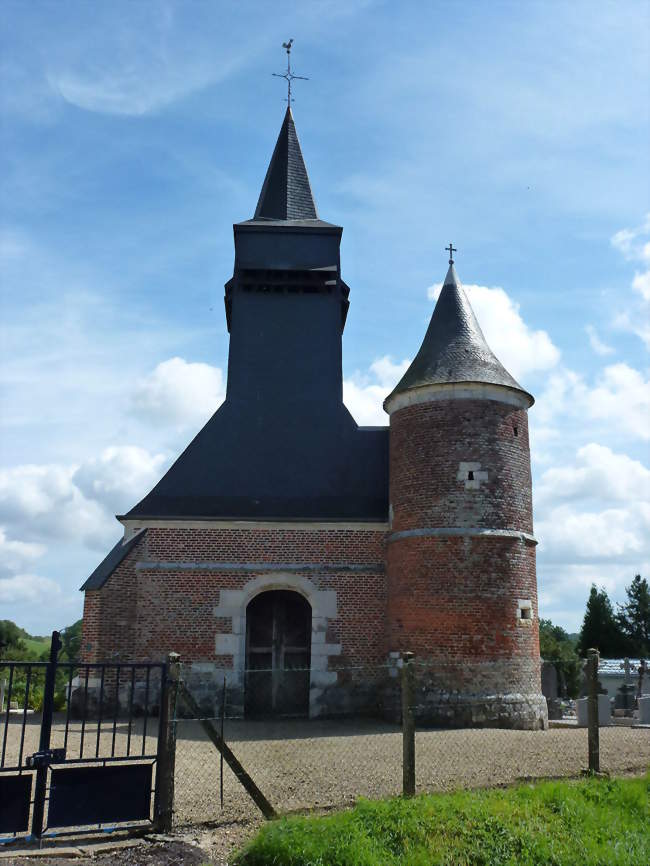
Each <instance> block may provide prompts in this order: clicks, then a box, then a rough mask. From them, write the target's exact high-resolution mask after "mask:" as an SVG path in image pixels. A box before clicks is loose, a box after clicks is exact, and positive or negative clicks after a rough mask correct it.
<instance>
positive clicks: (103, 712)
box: [0, 632, 167, 842]
mask: <svg viewBox="0 0 650 866" xmlns="http://www.w3.org/2000/svg"><path fill="white" fill-rule="evenodd" d="M60 647H61V642H60V637H59V634H58V632H54V633H53V635H52V645H51V651H50V660H49V662H9V661H7V662H2V661H0V684H3V685H4V689H3V690H4V693H5V694H4V700H5V707H4V708H2V707H0V712H1V713H2V714H1V715H0V842H8V841H12V840H13V839H15V838H16V837H17V836H28V837H33V838H37V839H41V838H45V837H47V836H54V835H57V836H58V835H65V834H66V833H74V834H75V835H76V834H81V833H93V832H97V830H98V829H99V830H102V831H109V830H111V829H113V828H117V827H119V828H120V829H127V828H130V827H134V826H145V827H146V826H147V825H149V824H151V823H153V821H154V819H155V816H156V814H157V799H158V796H159V793H160V790H159V789H160V784H159V782H158V779H159V777H160V771H159V765H160V758H161V749H162V748H163V745H164V743H163V741H164V738H163V736H162V734H163V731H162V724H161V713H160V708H161V706H163V700H164V695H165V689H166V686H167V667H166V665H165V664H162V663H157V664H150V663H139V664H134V663H128V664H122V663H97V664H83V663H77V662H59V661H58V652H59V649H60ZM3 680H4V683H2V681H3Z"/></svg>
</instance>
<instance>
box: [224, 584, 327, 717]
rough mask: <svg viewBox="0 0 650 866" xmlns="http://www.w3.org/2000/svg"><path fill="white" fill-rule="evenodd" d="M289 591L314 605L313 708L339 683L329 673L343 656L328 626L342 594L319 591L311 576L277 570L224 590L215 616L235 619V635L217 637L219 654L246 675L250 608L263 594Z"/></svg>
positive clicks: (312, 622) (233, 624)
mask: <svg viewBox="0 0 650 866" xmlns="http://www.w3.org/2000/svg"><path fill="white" fill-rule="evenodd" d="M273 589H286V590H292V591H294V592H299V593H300V594H301V595H303V596H304V597H305V598H306V599H307V601H308V602H309V604H310V605H311V610H312V617H311V629H312V632H311V689H312V701H311V702H312V705H313V703H314V701H315V699H316V698H317V690H321V689H323V688H325V687H326V686H328V685H331V684H332V683H334V682H336V673H335V672H332V671H329V670H328V667H329V658H330V656H338V655H340V654H341V644H340V643H327V640H326V638H327V626H328V624H329V622H330V620H333V619H336V617H337V615H338V601H337V595H338V593H337V592H336V590H334V589H318V587H317V586H316V585H315V584H314V582H313V581H311V580H310V579H309V578H308V577H304V576H302V575H297V574H290V573H287V572H282V571H277V572H269V573H267V574H263V575H259V576H258V577H254V578H253V579H252V580H249V581H248V583H246V584H244V586H242V587H241V589H222V590H220V593H219V604H218V605H217V606H216V607H215V608H214V611H213V613H214V616H215V617H230V618H231V619H232V632H231V634H218V635H217V636H216V646H215V651H216V654H217V655H219V656H223V655H231V656H232V664H233V669H234V671H235V672H243V670H244V665H245V660H246V608H247V606H248V604H249V602H250V601H251V600H252V599H253V598H255V596H256V595H259V594H260V593H261V592H267V591H268V590H273Z"/></svg>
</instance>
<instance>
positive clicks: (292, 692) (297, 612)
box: [244, 590, 311, 718]
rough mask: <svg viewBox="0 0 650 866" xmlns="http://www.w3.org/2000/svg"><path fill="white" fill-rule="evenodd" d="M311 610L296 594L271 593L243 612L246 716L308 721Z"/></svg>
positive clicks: (250, 603)
mask: <svg viewBox="0 0 650 866" xmlns="http://www.w3.org/2000/svg"><path fill="white" fill-rule="evenodd" d="M310 659H311V606H310V604H309V602H308V601H307V600H306V599H305V598H304V597H303V596H302V595H300V593H297V592H291V591H287V590H269V591H267V592H263V593H261V594H260V595H258V596H256V597H255V598H254V599H253V600H252V601H251V602H249V604H248V607H247V608H246V682H245V699H244V700H245V713H246V716H247V717H248V718H273V717H275V718H278V717H287V716H289V717H291V716H293V717H301V716H308V715H309V674H310Z"/></svg>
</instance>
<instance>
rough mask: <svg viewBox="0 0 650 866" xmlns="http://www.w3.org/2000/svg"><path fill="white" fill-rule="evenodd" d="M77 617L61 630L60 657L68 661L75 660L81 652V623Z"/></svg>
mask: <svg viewBox="0 0 650 866" xmlns="http://www.w3.org/2000/svg"><path fill="white" fill-rule="evenodd" d="M82 622H83V620H81V619H78V620H77V621H76V622H75V623H73V624H72V625H69V626H68V627H67V628H64V629H63V631H62V632H61V644H62V657H63V658H65V659H67V661H70V662H76V661H78V659H79V655H80V652H81V624H82Z"/></svg>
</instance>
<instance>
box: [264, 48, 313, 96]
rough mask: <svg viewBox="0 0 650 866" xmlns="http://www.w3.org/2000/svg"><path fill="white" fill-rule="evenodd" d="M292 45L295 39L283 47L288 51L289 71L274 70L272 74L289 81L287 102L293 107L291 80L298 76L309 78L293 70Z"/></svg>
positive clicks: (301, 78) (306, 79)
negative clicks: (295, 73) (296, 73)
mask: <svg viewBox="0 0 650 866" xmlns="http://www.w3.org/2000/svg"><path fill="white" fill-rule="evenodd" d="M292 45H293V39H290V40H289V41H288V42H283V43H282V47H283V48H286V51H287V71H286V72H283V73H280V72H272V73H271V75H273V76H274V77H275V78H284V79H285V81H286V82H287V103H288V105H289V108H291V103H292V102H293V99H292V98H291V82H292V81H295V79H296V78H299V79H300V80H301V81H309V79H308V78H306V77H305V76H304V75H294V74H293V72H292V71H291V46H292Z"/></svg>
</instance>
